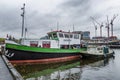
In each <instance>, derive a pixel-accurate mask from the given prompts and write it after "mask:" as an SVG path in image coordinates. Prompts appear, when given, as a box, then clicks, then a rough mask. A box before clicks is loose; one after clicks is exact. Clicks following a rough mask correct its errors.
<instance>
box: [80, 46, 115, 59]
mask: <svg viewBox="0 0 120 80" xmlns="http://www.w3.org/2000/svg"><path fill="white" fill-rule="evenodd" d="M81 55H82V58H105V57H111V56H113V55H114V51H113V50H112V49H110V48H109V47H108V46H107V45H88V46H87V51H85V52H83V53H81Z"/></svg>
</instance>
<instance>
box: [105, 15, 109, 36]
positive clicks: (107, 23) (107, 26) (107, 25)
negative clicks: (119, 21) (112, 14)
mask: <svg viewBox="0 0 120 80" xmlns="http://www.w3.org/2000/svg"><path fill="white" fill-rule="evenodd" d="M109 25H110V24H109V19H108V16H107V22H106V28H107V34H108V38H109V30H110V27H109Z"/></svg>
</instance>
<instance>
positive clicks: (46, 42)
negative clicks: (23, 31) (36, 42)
mask: <svg viewBox="0 0 120 80" xmlns="http://www.w3.org/2000/svg"><path fill="white" fill-rule="evenodd" d="M42 47H43V48H50V41H43V42H42Z"/></svg>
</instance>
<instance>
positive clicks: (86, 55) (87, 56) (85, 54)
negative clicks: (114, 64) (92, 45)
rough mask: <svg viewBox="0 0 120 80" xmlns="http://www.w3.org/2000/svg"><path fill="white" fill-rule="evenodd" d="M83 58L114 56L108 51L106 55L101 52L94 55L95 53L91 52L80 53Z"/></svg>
mask: <svg viewBox="0 0 120 80" xmlns="http://www.w3.org/2000/svg"><path fill="white" fill-rule="evenodd" d="M80 54H81V56H82V58H83V59H104V58H106V57H107V58H108V57H114V52H111V53H108V54H106V55H104V54H102V55H97V54H96V55H95V54H91V53H87V52H86V53H80Z"/></svg>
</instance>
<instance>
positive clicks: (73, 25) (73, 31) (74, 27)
mask: <svg viewBox="0 0 120 80" xmlns="http://www.w3.org/2000/svg"><path fill="white" fill-rule="evenodd" d="M74 31H75V27H74V24H73V32H74Z"/></svg>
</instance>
